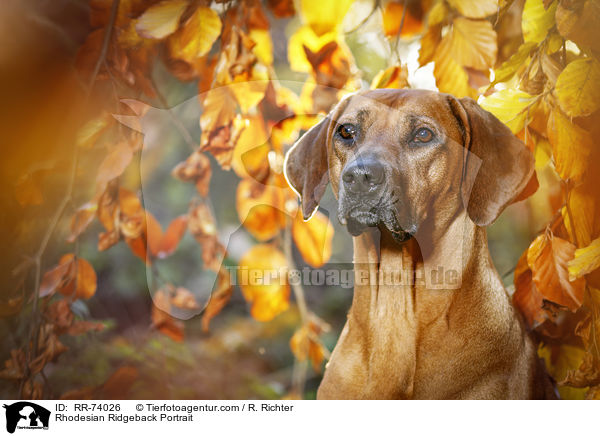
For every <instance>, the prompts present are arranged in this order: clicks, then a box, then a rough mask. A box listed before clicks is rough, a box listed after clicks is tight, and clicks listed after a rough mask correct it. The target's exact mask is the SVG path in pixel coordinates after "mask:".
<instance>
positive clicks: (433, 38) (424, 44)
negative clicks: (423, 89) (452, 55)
mask: <svg viewBox="0 0 600 436" xmlns="http://www.w3.org/2000/svg"><path fill="white" fill-rule="evenodd" d="M441 40H442V27H441V26H430V27H429V29H427V32H425V35H423V37H422V38H421V47H420V48H419V65H421V66H424V65H426V64H428V63H429V62H431V61H433V60H434V57H435V54H436V51H437V48H438V45H439V44H440V41H441ZM440 56H441V57H443V54H442V53H440ZM436 65H437V64H436ZM463 73H464V71H463ZM438 77H440V78H441V77H443V76H439V75H436V78H438Z"/></svg>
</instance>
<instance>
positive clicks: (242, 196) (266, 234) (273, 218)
mask: <svg viewBox="0 0 600 436" xmlns="http://www.w3.org/2000/svg"><path fill="white" fill-rule="evenodd" d="M284 202H285V199H284V196H283V190H282V189H280V188H278V187H276V186H272V185H263V184H261V183H258V182H256V181H254V180H252V179H244V180H242V181H240V183H239V185H238V189H237V194H236V209H237V212H238V217H239V219H240V222H241V223H242V224H243V225H244V227H245V228H246V229H247V230H248V231H249V232H250V233H251V234H252V236H254V237H255V238H256V239H258V240H259V241H266V240H269V239H271V238H274V237H275V236H276V235H277V234H278V233H279V231H280V229H281V227H282V226H284V225H285V214H284V213H283V210H284Z"/></svg>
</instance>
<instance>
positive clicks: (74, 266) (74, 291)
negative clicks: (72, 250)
mask: <svg viewBox="0 0 600 436" xmlns="http://www.w3.org/2000/svg"><path fill="white" fill-rule="evenodd" d="M59 264H60V265H69V278H68V281H67V282H66V283H64V285H63V286H61V287H59V289H58V291H59V292H60V293H61V294H63V295H64V296H66V297H71V298H82V299H85V300H87V299H89V298H92V297H93V296H94V294H95V293H96V286H97V277H96V271H94V267H92V265H91V264H90V263H89V262H88V261H87V260H85V259H82V258H80V257H78V258H77V259H75V257H74V255H72V254H65V255H64V256H63V257H61V259H60V261H59Z"/></svg>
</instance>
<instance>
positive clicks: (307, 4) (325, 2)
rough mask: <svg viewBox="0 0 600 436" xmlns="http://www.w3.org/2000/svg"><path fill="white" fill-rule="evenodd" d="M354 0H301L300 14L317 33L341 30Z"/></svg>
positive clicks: (319, 34)
mask: <svg viewBox="0 0 600 436" xmlns="http://www.w3.org/2000/svg"><path fill="white" fill-rule="evenodd" d="M352 1H353V0H300V15H301V16H302V20H303V22H304V23H306V24H307V25H308V26H309V27H310V28H311V29H312V30H313V31H314V32H315V34H316V35H318V36H321V35H323V34H325V33H329V32H334V33H337V32H338V30H339V27H340V25H341V24H342V21H343V20H344V17H345V16H346V13H347V12H348V10H349V9H350V5H352Z"/></svg>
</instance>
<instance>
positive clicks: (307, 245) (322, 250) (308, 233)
mask: <svg viewBox="0 0 600 436" xmlns="http://www.w3.org/2000/svg"><path fill="white" fill-rule="evenodd" d="M292 235H293V237H294V242H295V243H296V247H298V250H299V251H300V254H302V257H303V258H304V260H305V261H306V263H308V264H309V265H311V266H313V267H315V268H319V267H321V266H323V264H325V263H326V262H327V261H328V260H329V258H330V257H331V241H332V239H333V226H332V225H331V223H330V222H329V219H328V218H327V217H326V216H325V215H323V214H322V213H321V212H317V213H316V214H315V215H314V216H313V217H312V218H311V219H310V220H308V221H306V222H305V221H304V220H303V219H302V214H301V213H298V214H296V218H295V219H294V221H293V223H292Z"/></svg>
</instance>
